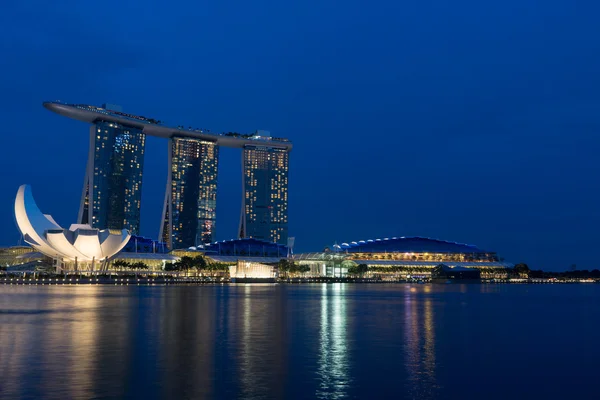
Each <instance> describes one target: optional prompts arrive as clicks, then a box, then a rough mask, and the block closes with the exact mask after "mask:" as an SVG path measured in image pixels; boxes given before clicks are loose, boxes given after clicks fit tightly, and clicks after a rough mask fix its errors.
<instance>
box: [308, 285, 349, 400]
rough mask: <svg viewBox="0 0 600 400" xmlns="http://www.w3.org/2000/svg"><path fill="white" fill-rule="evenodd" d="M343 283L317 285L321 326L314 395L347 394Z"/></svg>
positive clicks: (347, 370)
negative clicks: (317, 382)
mask: <svg viewBox="0 0 600 400" xmlns="http://www.w3.org/2000/svg"><path fill="white" fill-rule="evenodd" d="M344 291H345V285H344V284H343V283H333V284H331V285H326V284H325V285H323V286H322V288H321V318H320V320H321V325H320V339H321V340H320V345H319V365H318V371H319V372H318V374H319V378H320V385H319V388H318V390H317V393H316V395H317V397H318V398H332V399H340V398H344V397H345V396H346V395H347V389H348V385H349V382H350V379H351V376H350V374H349V366H348V355H349V354H348V353H349V349H348V348H347V343H346V330H347V329H348V326H347V321H346V299H345V298H344V297H343V294H344Z"/></svg>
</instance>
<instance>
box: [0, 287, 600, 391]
mask: <svg viewBox="0 0 600 400" xmlns="http://www.w3.org/2000/svg"><path fill="white" fill-rule="evenodd" d="M599 300H600V285H593V286H586V287H583V286H574V285H573V286H566V285H565V286H562V287H556V286H554V287H552V286H541V285H540V286H529V287H525V286H519V285H513V286H509V285H495V286H492V285H489V286H482V285H439V286H435V285H352V284H342V283H336V284H321V285H298V286H293V285H292V286H285V285H230V286H202V287H160V286H159V287H136V286H134V287H126V286H117V287H111V286H77V287H61V286H52V287H48V286H45V287H24V286H0V398H42V397H43V398H50V399H65V398H199V399H202V398H206V399H209V398H222V399H230V398H231V399H234V398H244V399H263V398H322V399H342V398H414V399H417V398H418V399H428V398H439V397H462V398H482V397H486V398H508V397H511V396H517V397H519V398H523V397H526V396H527V395H529V396H533V397H545V398H564V397H571V398H593V397H587V396H586V395H587V392H586V390H588V389H589V390H590V393H592V392H591V390H592V386H593V385H591V383H590V384H589V385H588V386H586V382H593V379H591V378H590V380H589V381H587V380H585V379H583V378H585V377H586V376H588V375H590V374H592V375H593V373H594V371H597V370H598V368H599V367H600V365H598V363H599V361H598V360H600V351H599V350H598V349H597V348H598V346H596V345H595V344H596V338H595V332H597V331H598V330H599V329H600V322H599V321H600V312H599V310H598V307H595V306H593V305H594V304H598V301H599ZM515 327H519V332H528V334H527V335H523V334H519V335H516V334H515ZM507 337H510V338H511V340H510V341H508V340H506V338H507ZM530 338H535V339H530ZM561 341H563V342H564V341H568V342H569V343H570V345H569V346H568V347H560V346H556V343H560V342H561ZM548 348H552V352H547V351H544V349H548ZM516 349H518V350H516ZM524 349H525V350H524ZM540 349H541V350H540ZM566 366H568V368H566ZM531 371H535V373H536V374H538V375H536V376H542V377H544V376H545V377H548V376H555V375H556V376H576V377H578V378H579V379H580V381H578V385H575V386H573V385H564V390H563V391H562V392H561V386H560V383H561V382H563V381H564V382H568V380H563V381H561V380H559V379H557V380H556V383H555V384H554V386H553V387H552V390H549V389H547V388H546V387H545V386H541V387H540V386H539V385H531V384H530V382H531V380H530V379H529V378H528V377H529V376H530V374H531ZM569 374H570V375H569ZM465 379H466V380H467V381H468V385H466V384H464V382H465ZM499 382H501V383H502V385H500V386H499V385H498V383H499ZM491 387H493V388H494V390H490V388H491ZM593 393H595V391H594V392H593Z"/></svg>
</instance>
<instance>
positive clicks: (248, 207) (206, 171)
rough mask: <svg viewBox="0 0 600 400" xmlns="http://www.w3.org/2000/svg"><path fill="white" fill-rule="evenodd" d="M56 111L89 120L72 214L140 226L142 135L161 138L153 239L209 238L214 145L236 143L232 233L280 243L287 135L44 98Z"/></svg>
mask: <svg viewBox="0 0 600 400" xmlns="http://www.w3.org/2000/svg"><path fill="white" fill-rule="evenodd" d="M44 107H45V108H47V109H48V110H50V111H52V112H55V113H57V114H60V115H63V116H66V117H68V118H73V119H76V120H79V121H83V122H86V123H89V124H92V128H91V131H90V151H89V154H90V155H89V159H88V166H87V172H86V176H85V182H84V190H83V193H82V199H81V207H80V211H79V218H78V220H79V222H80V223H84V224H89V225H91V226H92V227H94V228H99V229H105V228H109V229H123V228H125V229H128V230H129V231H130V232H131V233H132V234H134V235H139V233H140V208H141V189H142V171H143V163H144V145H145V136H146V135H151V136H154V137H159V138H163V139H167V140H168V141H169V164H168V165H169V174H168V182H167V190H166V191H165V201H164V207H163V214H162V219H161V228H160V233H159V240H161V241H163V242H165V243H166V244H167V245H168V247H169V248H171V249H177V248H188V247H198V246H201V245H206V244H207V243H212V242H214V241H215V239H216V235H215V232H216V231H215V226H216V197H217V170H218V156H219V147H221V146H224V147H230V148H236V149H241V150H242V155H243V174H244V176H243V199H242V213H241V219H240V225H239V231H238V232H239V237H240V238H256V239H261V240H266V241H273V242H277V243H280V244H287V238H288V161H289V152H290V151H291V150H292V147H293V146H292V143H291V142H290V141H289V140H288V139H286V138H276V137H271V135H270V133H269V132H267V131H256V132H255V133H252V134H240V133H237V132H228V133H214V132H210V131H208V130H202V129H197V128H192V127H188V128H187V129H185V128H184V127H183V126H182V125H179V126H176V127H175V126H167V125H165V124H163V123H162V122H161V121H159V120H156V119H153V118H147V117H144V116H140V115H133V114H129V113H124V112H123V111H122V110H121V109H120V107H119V106H114V105H110V104H105V105H103V106H102V107H97V106H92V105H85V104H66V103H62V102H45V103H44Z"/></svg>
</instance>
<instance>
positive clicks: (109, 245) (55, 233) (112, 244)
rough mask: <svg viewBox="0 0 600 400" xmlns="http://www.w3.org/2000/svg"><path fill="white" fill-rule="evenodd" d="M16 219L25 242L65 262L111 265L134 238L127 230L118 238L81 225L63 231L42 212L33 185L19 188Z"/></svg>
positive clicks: (74, 225) (116, 235)
mask: <svg viewBox="0 0 600 400" xmlns="http://www.w3.org/2000/svg"><path fill="white" fill-rule="evenodd" d="M15 218H16V222H17V226H18V227H19V230H20V231H21V234H22V235H23V239H24V240H25V242H27V243H28V244H29V245H31V246H32V247H33V248H34V249H36V250H37V251H39V252H40V253H42V254H44V255H46V256H48V257H51V258H53V259H55V260H61V261H63V262H69V261H75V262H76V263H77V262H84V263H85V262H92V263H93V262H94V261H107V260H109V259H110V258H111V257H112V256H114V255H115V254H117V253H118V252H119V251H121V249H123V247H125V245H126V244H127V242H128V241H129V238H130V237H131V235H130V233H129V232H128V231H127V230H125V229H123V230H122V231H121V232H120V233H118V234H114V233H111V232H110V231H109V230H108V229H105V230H99V229H95V228H92V227H90V226H89V225H78V224H73V225H71V226H70V227H69V229H63V228H62V227H60V226H59V225H58V224H57V223H56V221H54V219H53V218H52V217H51V216H50V215H46V214H43V213H42V212H41V211H40V209H39V208H38V206H37V204H35V201H34V200H33V195H32V194H31V187H30V186H29V185H22V186H21V187H19V191H18V192H17V198H16V199H15Z"/></svg>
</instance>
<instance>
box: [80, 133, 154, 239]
mask: <svg viewBox="0 0 600 400" xmlns="http://www.w3.org/2000/svg"><path fill="white" fill-rule="evenodd" d="M145 141H146V135H145V134H144V133H142V131H141V130H140V129H136V128H130V127H126V126H123V125H120V124H117V123H115V122H104V121H102V122H97V123H96V124H95V125H94V126H92V128H91V130H90V154H89V158H88V168H87V173H86V179H85V183H84V188H83V196H82V202H81V207H80V212H79V220H80V221H81V223H83V224H89V225H91V226H92V227H93V228H98V229H106V228H108V229H118V230H120V229H127V230H129V231H130V232H131V233H133V234H136V233H138V232H139V231H140V209H141V205H142V202H141V198H142V172H143V169H144V149H145Z"/></svg>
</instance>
